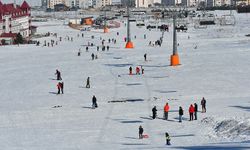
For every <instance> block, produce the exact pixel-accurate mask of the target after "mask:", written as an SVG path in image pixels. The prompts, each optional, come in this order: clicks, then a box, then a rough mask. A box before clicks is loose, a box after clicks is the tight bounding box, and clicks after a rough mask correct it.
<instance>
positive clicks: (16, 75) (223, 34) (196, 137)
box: [0, 12, 250, 150]
mask: <svg viewBox="0 0 250 150" xmlns="http://www.w3.org/2000/svg"><path fill="white" fill-rule="evenodd" d="M217 13H218V14H221V12H217ZM235 15H236V20H237V24H236V25H235V26H219V25H215V26H208V28H207V29H194V28H193V27H191V25H190V27H189V29H188V32H187V33H178V42H179V43H180V46H179V47H178V53H179V56H180V61H181V65H180V66H177V67H172V66H169V64H170V60H169V59H170V55H171V54H172V31H171V30H172V28H170V32H166V33H165V34H164V40H163V41H164V42H163V45H162V47H151V46H148V43H149V41H155V40H158V39H159V38H160V36H161V32H160V31H158V30H152V31H148V30H145V28H137V27H135V24H134V23H132V24H131V26H132V31H131V33H132V36H131V37H132V41H133V43H134V45H135V48H134V49H125V48H124V46H125V42H124V41H123V38H124V37H125V36H126V27H125V25H124V24H122V27H121V28H119V29H110V32H109V33H108V34H104V33H102V30H92V31H85V32H83V33H84V38H82V37H81V33H80V32H79V31H76V30H73V29H70V28H69V27H68V26H65V25H64V22H63V21H57V20H50V21H49V22H46V23H34V25H38V26H39V27H38V32H39V33H47V32H53V33H55V32H56V33H58V37H60V36H62V37H63V41H62V42H59V44H58V45H56V46H54V47H53V48H52V47H43V46H42V45H43V42H44V40H46V41H47V42H48V41H50V40H51V39H54V40H59V39H58V38H55V37H53V36H50V37H45V38H41V39H39V41H40V42H41V45H40V46H35V45H20V46H19V47H18V46H17V45H14V46H2V47H0V66H1V69H0V80H1V84H0V87H1V91H0V94H1V101H0V133H1V134H0V141H1V142H0V147H1V149H5V150H19V149H25V150H40V149H41V150H62V149H65V150H80V149H126V150H127V149H165V148H166V147H167V146H166V145H165V137H164V134H165V132H168V133H169V134H170V136H171V143H172V145H171V146H170V148H171V149H229V148H231V149H249V148H250V144H249V141H250V129H249V126H250V120H249V119H250V117H249V110H250V109H249V103H250V100H249V98H250V88H249V85H250V79H249V73H250V68H249V66H250V61H249V58H250V39H249V37H246V36H245V34H249V33H250V26H249V23H250V16H249V15H246V14H235ZM118 31H119V32H120V36H117V35H116V32H118ZM78 33H79V34H80V37H79V38H78V37H77V34H78ZM143 34H147V39H146V40H145V39H144V38H143ZM66 35H68V36H69V37H73V38H74V41H73V42H71V41H68V40H65V37H66ZM91 35H94V36H95V38H94V39H91ZM134 35H136V36H137V37H136V39H135V38H134ZM188 36H190V37H191V38H190V39H188V38H187V37H188ZM100 37H102V38H103V39H105V40H106V41H105V45H110V50H109V51H105V52H103V51H101V50H100V51H99V52H97V51H96V47H90V48H89V52H85V46H83V45H87V43H88V42H93V43H94V44H95V45H101V40H100ZM108 38H111V39H112V38H115V39H116V40H117V44H108V42H107V40H108ZM196 45H197V49H194V47H195V46H196ZM80 48H81V52H82V53H81V56H77V52H78V50H79V49H80ZM91 53H95V54H97V55H98V59H97V60H93V61H92V60H91ZM144 53H147V57H148V61H147V62H144V58H143V55H144ZM140 65H143V67H144V69H145V74H144V75H132V76H130V75H128V68H129V66H132V67H133V71H134V69H135V67H136V66H140ZM56 69H59V70H60V71H61V73H62V78H63V81H64V84H65V89H64V92H65V93H64V94H63V95H56V94H54V93H55V92H57V88H56V84H57V83H58V81H56V80H55V75H54V73H55V70H56ZM88 76H89V77H90V84H91V88H90V89H86V88H84V87H85V84H86V79H87V77H88ZM93 95H95V96H96V97H97V103H98V106H99V107H98V108H97V109H91V98H92V96H93ZM202 97H205V99H206V100H207V113H200V112H199V113H198V120H197V121H188V119H189V115H188V107H189V105H190V104H193V103H197V104H198V106H199V110H201V106H200V100H201V99H202ZM109 101H126V102H121V103H119V102H117V103H109ZM166 102H168V103H169V105H170V112H169V121H166V120H162V119H161V118H162V117H163V107H164V104H165V103H166ZM54 106H62V107H56V108H53V107H54ZM153 106H156V107H157V109H158V119H155V120H151V115H152V112H151V109H152V108H153ZM179 106H182V107H183V109H184V120H183V122H182V123H179V122H178V108H179ZM139 125H142V126H143V128H144V131H145V134H148V135H149V138H147V139H142V140H141V139H138V127H139Z"/></svg>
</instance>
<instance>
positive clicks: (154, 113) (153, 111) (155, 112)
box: [152, 106, 157, 119]
mask: <svg viewBox="0 0 250 150" xmlns="http://www.w3.org/2000/svg"><path fill="white" fill-rule="evenodd" d="M152 113H153V117H152V118H153V119H155V118H156V116H157V109H156V106H154V107H153V109H152Z"/></svg>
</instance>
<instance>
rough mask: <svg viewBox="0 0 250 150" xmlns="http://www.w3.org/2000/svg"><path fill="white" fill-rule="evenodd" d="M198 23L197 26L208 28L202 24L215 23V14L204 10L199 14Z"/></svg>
mask: <svg viewBox="0 0 250 150" xmlns="http://www.w3.org/2000/svg"><path fill="white" fill-rule="evenodd" d="M197 18H198V19H196V20H197V21H196V24H195V28H199V29H200V28H207V27H201V26H207V25H215V17H214V14H211V13H210V14H209V13H206V12H203V13H202V14H197Z"/></svg>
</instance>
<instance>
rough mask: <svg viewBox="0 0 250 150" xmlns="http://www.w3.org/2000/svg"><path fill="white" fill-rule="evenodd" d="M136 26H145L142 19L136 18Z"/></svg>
mask: <svg viewBox="0 0 250 150" xmlns="http://www.w3.org/2000/svg"><path fill="white" fill-rule="evenodd" d="M136 26H138V27H142V26H145V22H144V20H142V19H140V20H136Z"/></svg>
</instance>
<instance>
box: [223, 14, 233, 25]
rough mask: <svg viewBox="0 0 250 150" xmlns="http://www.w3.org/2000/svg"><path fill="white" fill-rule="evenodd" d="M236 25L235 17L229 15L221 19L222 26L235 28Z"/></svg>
mask: <svg viewBox="0 0 250 150" xmlns="http://www.w3.org/2000/svg"><path fill="white" fill-rule="evenodd" d="M235 24H236V19H235V16H234V15H231V14H228V15H222V16H221V19H220V25H222V26H226V25H231V26H234V25H235Z"/></svg>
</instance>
